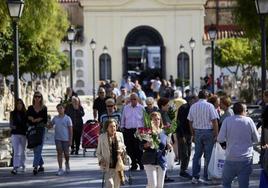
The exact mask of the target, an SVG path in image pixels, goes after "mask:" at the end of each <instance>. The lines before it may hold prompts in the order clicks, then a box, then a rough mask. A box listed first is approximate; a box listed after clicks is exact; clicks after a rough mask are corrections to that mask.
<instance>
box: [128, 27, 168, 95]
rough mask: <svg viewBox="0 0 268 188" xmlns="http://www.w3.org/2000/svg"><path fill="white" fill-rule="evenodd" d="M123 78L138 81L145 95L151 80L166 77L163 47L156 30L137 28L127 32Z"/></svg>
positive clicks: (160, 37)
mask: <svg viewBox="0 0 268 188" xmlns="http://www.w3.org/2000/svg"><path fill="white" fill-rule="evenodd" d="M123 76H124V77H125V78H126V77H130V78H131V79H132V81H135V80H139V82H140V84H141V85H142V87H143V90H144V91H145V92H146V93H147V94H148V92H150V85H151V82H150V81H151V80H152V79H155V78H156V77H159V78H165V77H166V65H165V47H164V43H163V38H162V36H161V35H160V33H159V32H158V31H157V30H155V29H154V28H152V27H150V26H139V27H136V28H134V29H133V30H131V31H130V32H129V34H128V35H127V37H126V40H125V46H124V48H123Z"/></svg>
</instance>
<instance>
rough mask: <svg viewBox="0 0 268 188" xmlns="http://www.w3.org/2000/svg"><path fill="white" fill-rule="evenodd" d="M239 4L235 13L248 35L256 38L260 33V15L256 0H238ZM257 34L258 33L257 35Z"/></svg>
mask: <svg viewBox="0 0 268 188" xmlns="http://www.w3.org/2000/svg"><path fill="white" fill-rule="evenodd" d="M236 2H237V6H236V7H235V9H234V15H235V18H236V22H237V24H238V25H240V26H241V27H242V29H243V30H244V31H245V32H246V34H247V36H248V37H250V38H252V39H255V38H256V37H259V34H260V24H259V23H260V22H259V16H258V14H257V11H256V6H255V1H254V0H236ZM256 34H257V35H256Z"/></svg>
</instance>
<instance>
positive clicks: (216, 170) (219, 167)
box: [208, 142, 225, 179]
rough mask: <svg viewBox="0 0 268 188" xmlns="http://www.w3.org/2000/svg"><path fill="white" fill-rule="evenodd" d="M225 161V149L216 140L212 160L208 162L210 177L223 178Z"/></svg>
mask: <svg viewBox="0 0 268 188" xmlns="http://www.w3.org/2000/svg"><path fill="white" fill-rule="evenodd" d="M224 162H225V150H224V149H222V147H221V145H220V144H219V143H218V142H216V143H215V144H214V147H213V150H212V154H211V157H210V161H209V164H208V176H209V178H217V179H220V178H222V172H223V165H224Z"/></svg>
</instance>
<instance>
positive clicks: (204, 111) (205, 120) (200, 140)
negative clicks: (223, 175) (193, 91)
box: [187, 91, 219, 184]
mask: <svg viewBox="0 0 268 188" xmlns="http://www.w3.org/2000/svg"><path fill="white" fill-rule="evenodd" d="M198 98H199V101H198V102H196V103H195V104H193V105H192V106H191V108H190V111H189V114H188V117H187V119H188V120H189V123H190V127H191V130H192V135H193V139H194V143H195V153H194V158H193V172H192V176H193V178H192V183H193V184H197V183H199V178H200V174H199V173H200V169H201V161H200V160H201V157H202V155H203V153H204V157H205V166H204V180H205V181H208V173H207V168H208V164H209V160H210V156H211V153H212V149H213V145H214V143H215V141H216V139H217V135H218V122H217V119H218V118H219V115H218V113H217V111H216V110H215V107H214V106H213V105H212V104H211V103H208V102H207V101H206V98H207V95H206V92H205V91H200V92H199V94H198Z"/></svg>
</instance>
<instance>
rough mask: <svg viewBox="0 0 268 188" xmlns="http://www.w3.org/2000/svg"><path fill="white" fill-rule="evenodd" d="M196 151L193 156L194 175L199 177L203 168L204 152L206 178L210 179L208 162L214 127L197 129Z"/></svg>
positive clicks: (212, 143)
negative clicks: (202, 158)
mask: <svg viewBox="0 0 268 188" xmlns="http://www.w3.org/2000/svg"><path fill="white" fill-rule="evenodd" d="M194 142H195V153H194V158H193V174H192V175H193V177H194V178H197V179H199V177H200V174H199V173H200V169H201V157H202V155H203V152H204V157H205V166H204V179H205V180H207V179H208V164H209V160H210V157H211V153H212V149H213V145H214V136H213V130H212V129H195V138H194Z"/></svg>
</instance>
